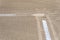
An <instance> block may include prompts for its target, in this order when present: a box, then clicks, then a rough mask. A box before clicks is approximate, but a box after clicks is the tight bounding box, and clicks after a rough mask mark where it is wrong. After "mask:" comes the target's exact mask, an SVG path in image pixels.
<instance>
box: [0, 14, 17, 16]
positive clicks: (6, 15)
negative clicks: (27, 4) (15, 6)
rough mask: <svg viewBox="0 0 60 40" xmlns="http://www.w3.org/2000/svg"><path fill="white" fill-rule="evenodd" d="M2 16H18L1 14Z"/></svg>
mask: <svg viewBox="0 0 60 40" xmlns="http://www.w3.org/2000/svg"><path fill="white" fill-rule="evenodd" d="M0 16H16V14H0Z"/></svg>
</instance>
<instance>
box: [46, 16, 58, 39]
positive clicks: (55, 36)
mask: <svg viewBox="0 0 60 40" xmlns="http://www.w3.org/2000/svg"><path fill="white" fill-rule="evenodd" d="M46 18H47V19H48V21H49V24H50V28H51V30H52V33H53V36H54V40H59V38H58V36H57V34H56V31H55V30H54V27H53V25H52V22H51V19H50V17H49V16H48V15H46Z"/></svg>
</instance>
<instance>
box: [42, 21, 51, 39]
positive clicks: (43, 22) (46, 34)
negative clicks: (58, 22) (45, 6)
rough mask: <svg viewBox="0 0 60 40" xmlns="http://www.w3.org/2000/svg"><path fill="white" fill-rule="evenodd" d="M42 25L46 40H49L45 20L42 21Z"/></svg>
mask: <svg viewBox="0 0 60 40" xmlns="http://www.w3.org/2000/svg"><path fill="white" fill-rule="evenodd" d="M42 24H43V29H44V32H45V37H46V40H51V36H50V33H49V30H48V25H47V22H46V20H42Z"/></svg>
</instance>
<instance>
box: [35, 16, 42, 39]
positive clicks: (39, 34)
mask: <svg viewBox="0 0 60 40" xmlns="http://www.w3.org/2000/svg"><path fill="white" fill-rule="evenodd" d="M35 17H36V21H37V31H38V36H39V40H42V34H41V31H40V30H41V27H40V21H39V17H38V16H35Z"/></svg>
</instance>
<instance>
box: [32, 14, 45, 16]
mask: <svg viewBox="0 0 60 40" xmlns="http://www.w3.org/2000/svg"><path fill="white" fill-rule="evenodd" d="M32 16H45V14H32Z"/></svg>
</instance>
